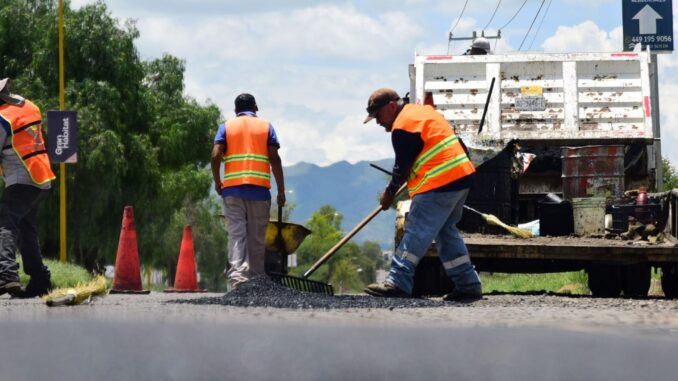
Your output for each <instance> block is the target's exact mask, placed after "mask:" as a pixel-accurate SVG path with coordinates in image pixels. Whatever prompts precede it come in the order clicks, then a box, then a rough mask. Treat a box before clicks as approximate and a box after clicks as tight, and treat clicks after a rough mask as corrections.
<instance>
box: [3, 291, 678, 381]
mask: <svg viewBox="0 0 678 381" xmlns="http://www.w3.org/2000/svg"><path fill="white" fill-rule="evenodd" d="M221 296H222V295H220V294H187V295H177V294H159V293H152V294H151V295H145V296H143V295H140V296H126V295H108V296H106V297H104V298H101V299H98V300H96V301H94V303H92V304H90V305H85V306H74V307H56V308H49V307H46V306H45V305H44V304H43V303H42V302H41V301H40V300H38V299H34V300H27V301H26V300H12V299H9V298H8V297H7V296H2V297H0V381H4V380H13V381H21V380H69V381H77V380H320V379H322V380H427V381H428V380H474V381H475V380H652V381H656V380H676V379H678V301H666V300H660V299H651V300H629V299H593V298H569V297H563V296H550V295H490V296H487V297H486V298H485V299H484V300H482V301H480V302H477V303H473V304H471V305H453V304H450V305H443V306H433V307H424V308H355V309H314V308H309V309H280V308H271V307H249V308H247V307H234V306H224V305H221V304H214V303H211V304H210V303H200V301H209V300H212V301H214V300H219V298H220V297H221ZM177 299H180V300H183V301H186V300H193V301H195V300H196V299H197V300H198V303H195V304H187V303H175V302H174V301H175V300H177Z"/></svg>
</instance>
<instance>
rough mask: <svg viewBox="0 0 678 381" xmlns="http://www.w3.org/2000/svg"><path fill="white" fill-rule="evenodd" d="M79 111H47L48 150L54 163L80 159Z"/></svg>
mask: <svg viewBox="0 0 678 381" xmlns="http://www.w3.org/2000/svg"><path fill="white" fill-rule="evenodd" d="M77 141H78V113H77V112H76V111H47V152H48V154H49V160H50V161H51V162H52V163H76V162H77V161H78V145H77Z"/></svg>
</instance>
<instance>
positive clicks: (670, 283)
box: [662, 264, 678, 299]
mask: <svg viewBox="0 0 678 381" xmlns="http://www.w3.org/2000/svg"><path fill="white" fill-rule="evenodd" d="M662 290H664V296H665V297H666V299H675V298H678V265H676V264H670V265H663V266H662Z"/></svg>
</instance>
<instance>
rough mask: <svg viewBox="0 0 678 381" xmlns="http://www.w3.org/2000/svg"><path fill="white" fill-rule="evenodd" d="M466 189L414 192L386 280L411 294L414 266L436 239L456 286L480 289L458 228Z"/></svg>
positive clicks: (464, 289)
mask: <svg viewBox="0 0 678 381" xmlns="http://www.w3.org/2000/svg"><path fill="white" fill-rule="evenodd" d="M468 192H469V190H468V189H463V190H460V191H453V192H426V193H420V194H418V195H416V196H414V198H413V199H412V205H411V206H410V213H409V215H408V216H407V220H406V222H405V234H404V235H403V239H402V240H401V241H400V245H398V248H397V249H396V252H395V253H394V255H393V260H392V262H391V271H390V272H389V274H388V277H387V278H386V283H390V284H392V285H394V286H396V287H398V288H399V289H401V290H403V291H405V292H407V293H409V294H412V286H413V284H414V270H415V269H416V267H417V264H418V263H419V261H420V260H421V258H422V257H423V256H424V255H425V254H426V251H427V250H428V248H429V246H431V242H433V240H434V239H435V240H436V243H437V248H438V256H439V257H440V261H441V262H442V263H443V267H444V268H445V272H446V273H447V276H449V277H450V279H451V280H452V282H454V285H455V288H456V289H458V290H459V291H466V292H481V285H480V278H479V277H478V273H477V272H476V271H475V268H474V267H473V264H472V263H471V259H470V257H469V255H468V250H467V249H466V245H465V244H464V240H463V238H462V237H461V234H460V233H459V229H457V222H459V220H461V215H462V213H463V208H464V202H465V201H466V196H467V195H468Z"/></svg>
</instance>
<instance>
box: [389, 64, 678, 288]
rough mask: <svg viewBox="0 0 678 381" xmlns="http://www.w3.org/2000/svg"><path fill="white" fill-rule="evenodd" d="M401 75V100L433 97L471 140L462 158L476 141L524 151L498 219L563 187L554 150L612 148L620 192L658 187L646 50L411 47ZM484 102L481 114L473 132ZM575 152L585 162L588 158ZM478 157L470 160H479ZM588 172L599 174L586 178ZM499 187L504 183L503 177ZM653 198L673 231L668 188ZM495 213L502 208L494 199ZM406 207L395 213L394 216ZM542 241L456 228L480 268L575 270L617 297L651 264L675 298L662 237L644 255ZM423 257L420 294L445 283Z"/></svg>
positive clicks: (645, 276) (674, 276)
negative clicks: (406, 81)
mask: <svg viewBox="0 0 678 381" xmlns="http://www.w3.org/2000/svg"><path fill="white" fill-rule="evenodd" d="M409 74H410V102H411V103H418V104H433V105H434V106H435V107H436V109H437V110H438V111H439V112H440V113H442V114H443V115H444V116H445V118H446V119H447V120H448V122H449V123H450V125H451V126H452V127H453V128H454V130H455V132H456V133H457V135H459V136H460V137H462V139H463V141H464V142H465V143H466V145H467V146H469V147H470V148H471V149H472V151H473V152H472V155H471V158H472V159H473V158H474V156H478V155H476V151H478V150H480V151H482V150H483V149H487V150H488V152H496V149H497V148H498V147H503V146H504V145H506V144H507V143H509V142H511V141H518V145H519V146H520V148H521V151H523V152H524V153H532V154H534V155H535V156H534V157H535V160H534V161H533V162H532V164H531V166H530V168H529V170H527V171H525V172H523V173H522V175H521V176H520V178H519V180H518V181H519V184H518V187H517V188H518V192H516V193H517V196H516V197H513V194H515V193H511V195H512V196H511V201H510V203H511V204H512V207H513V206H517V209H515V210H513V209H512V212H511V214H510V215H509V214H508V213H505V214H506V218H508V217H511V218H513V216H514V213H513V211H516V213H515V214H516V215H519V216H518V218H516V219H517V220H519V221H517V222H527V221H532V220H533V219H534V218H537V210H538V202H539V200H541V199H543V197H544V195H545V194H547V193H550V192H555V193H559V192H563V178H565V177H566V175H565V174H563V173H562V172H561V171H562V170H563V168H564V166H563V165H562V159H561V155H562V152H564V151H562V147H570V146H572V147H581V146H589V145H601V146H612V145H617V146H619V145H622V146H624V163H623V165H622V166H621V167H622V171H623V172H615V175H620V176H621V179H622V180H624V182H622V184H623V185H622V188H623V189H622V190H624V189H636V188H637V187H638V186H640V185H645V186H648V187H649V188H650V189H651V190H653V191H661V188H662V174H661V168H662V166H661V146H660V129H659V123H658V122H659V110H658V79H657V75H656V57H653V55H652V54H651V53H650V52H649V51H646V52H640V51H639V52H618V53H567V54H545V53H520V52H519V53H513V54H496V55H475V56H470V55H469V56H449V55H416V56H415V59H414V63H413V64H412V65H410V73H409ZM493 80H494V85H493V86H491V84H492V82H493ZM491 87H492V92H491V94H489V102H487V100H488V93H489V92H490V88H491ZM486 102H487V113H486V116H485V120H484V124H483V126H482V130H481V131H480V132H479V127H480V121H481V120H482V116H483V113H484V108H485V107H486ZM474 149H475V150H474ZM540 155H541V158H542V159H541V161H538V160H539V157H540ZM578 158H579V157H578ZM582 158H583V159H581V160H582V162H584V161H585V160H586V159H587V158H588V156H582ZM485 160H487V158H486V157H480V160H479V161H480V162H481V163H483V162H485ZM611 160H615V159H611ZM474 163H475V164H476V165H477V163H476V162H475V160H474ZM589 164H590V163H589ZM478 168H479V174H480V172H481V168H480V167H478ZM483 175H484V176H485V178H488V179H489V180H492V179H493V177H492V176H495V177H496V172H493V171H491V170H488V171H487V173H483ZM573 177H574V175H571V176H569V178H573ZM580 177H584V176H580ZM589 178H590V179H591V180H592V181H593V180H598V178H596V177H595V175H594V176H589ZM587 179H588V178H587ZM615 179H616V177H615ZM570 181H572V180H570ZM486 183H487V184H490V185H491V184H493V183H491V181H486ZM487 184H485V185H487ZM495 188H497V187H493V186H489V187H488V186H482V187H481V188H479V189H478V192H477V194H479V195H481V194H482V193H483V192H484V191H487V192H490V193H491V192H493V191H495V190H496V189H495ZM503 188H507V189H508V188H509V187H506V186H504V187H503ZM503 188H502V189H503ZM510 188H511V190H510V192H514V188H513V185H511V187H510ZM497 189H498V188H497ZM587 190H588V189H587ZM504 192H509V191H504ZM677 192H678V191H677ZM667 194H668V193H667ZM474 195H476V193H474ZM662 197H668V200H670V202H671V207H670V216H669V217H668V220H669V221H671V222H670V223H668V224H667V225H666V226H667V229H670V232H671V234H672V235H674V236H675V235H676V226H678V223H676V222H675V215H676V214H678V213H676V211H677V210H678V201H677V200H678V193H675V195H674V193H670V195H668V196H666V195H665V196H662ZM478 199H480V198H479V197H478ZM504 199H505V198H502V199H501V200H498V201H497V202H498V203H499V201H502V200H504ZM666 199H667V198H662V200H666ZM468 201H469V200H468V199H467V202H468ZM471 201H473V200H471ZM480 201H486V200H480ZM487 201H488V202H485V203H484V204H482V205H487V204H488V203H489V201H490V200H487ZM476 202H479V201H478V200H476ZM502 202H503V201H502ZM662 202H663V201H662ZM513 204H516V205H513ZM498 205H499V204H498ZM502 205H503V204H502ZM500 206H501V205H500ZM497 210H499V211H503V212H507V210H506V208H505V207H500V208H497ZM663 210H665V209H663ZM481 211H483V212H485V213H487V212H488V211H484V210H481ZM405 214H406V211H404V212H403V213H401V216H400V217H401V220H403V219H404V216H405ZM401 222H402V221H401ZM513 223H516V222H515V221H514V222H513ZM549 239H550V237H536V238H532V239H529V240H506V239H502V238H494V237H492V236H486V235H484V234H481V235H475V236H473V235H471V236H470V237H469V236H467V239H466V243H467V246H468V248H469V252H470V253H471V256H472V258H473V261H474V264H475V265H476V266H478V268H479V269H481V270H483V271H494V272H552V271H571V270H573V269H582V268H583V269H586V270H587V272H588V273H589V287H590V288H591V290H592V293H593V294H594V295H601V296H618V295H619V294H620V292H622V291H623V293H624V294H625V295H647V290H648V289H649V284H650V266H661V267H662V271H663V274H664V275H663V278H662V285H663V287H664V290H665V293H666V295H667V296H669V297H678V255H677V254H678V245H676V244H675V243H673V241H670V242H666V243H665V244H664V245H665V246H666V247H665V252H662V254H661V257H659V256H655V253H654V251H655V250H657V249H658V248H659V246H657V245H638V246H634V247H633V249H632V250H631V251H630V252H629V253H628V254H630V255H627V253H625V252H624V248H627V247H628V245H622V246H623V247H616V246H615V244H616V243H617V242H616V241H614V240H591V241H586V242H584V240H583V239H582V240H576V239H569V240H568V239H565V240H564V241H563V243H562V245H555V246H554V245H553V242H551V241H549ZM554 242H555V241H554ZM556 246H557V247H556ZM433 251H435V250H433ZM426 258H428V257H425V259H426ZM434 259H436V260H437V258H434ZM423 262H425V261H422V263H423ZM422 263H420V264H419V267H422V268H423V269H419V267H418V269H417V271H418V272H420V273H421V275H420V276H417V275H415V288H417V287H420V288H421V290H423V291H420V292H421V293H422V294H425V293H426V292H429V291H430V292H435V291H436V290H444V289H445V287H449V284H448V285H446V284H445V282H446V280H445V279H446V278H445V277H444V276H439V275H438V274H439V273H441V272H440V271H439V269H437V268H436V266H439V264H436V263H439V261H429V262H427V263H424V264H422ZM436 281H438V282H439V283H436Z"/></svg>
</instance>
